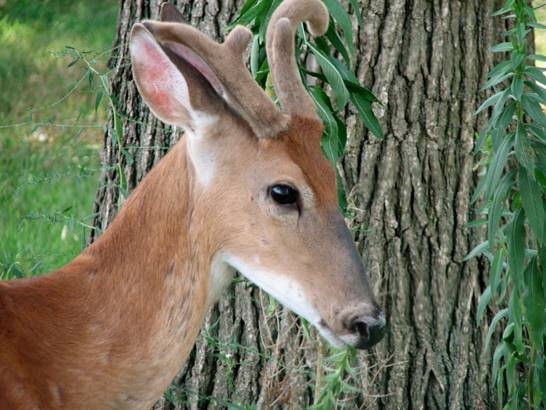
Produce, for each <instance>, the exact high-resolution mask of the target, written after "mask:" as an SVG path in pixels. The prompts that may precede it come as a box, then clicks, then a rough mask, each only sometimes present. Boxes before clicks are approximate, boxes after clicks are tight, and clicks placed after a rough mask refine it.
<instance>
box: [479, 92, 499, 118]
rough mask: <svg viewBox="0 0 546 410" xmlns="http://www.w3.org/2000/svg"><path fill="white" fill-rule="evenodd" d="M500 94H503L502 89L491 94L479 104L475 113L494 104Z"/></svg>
mask: <svg viewBox="0 0 546 410" xmlns="http://www.w3.org/2000/svg"><path fill="white" fill-rule="evenodd" d="M502 95H503V91H500V92H498V93H495V94H493V95H492V96H491V97H489V98H488V99H487V100H485V101H484V102H483V104H482V105H480V106H479V108H478V109H477V110H476V114H479V113H480V112H482V111H483V110H485V109H486V108H489V107H491V106H492V105H493V104H496V103H497V102H498V101H499V100H500V99H501V97H502Z"/></svg>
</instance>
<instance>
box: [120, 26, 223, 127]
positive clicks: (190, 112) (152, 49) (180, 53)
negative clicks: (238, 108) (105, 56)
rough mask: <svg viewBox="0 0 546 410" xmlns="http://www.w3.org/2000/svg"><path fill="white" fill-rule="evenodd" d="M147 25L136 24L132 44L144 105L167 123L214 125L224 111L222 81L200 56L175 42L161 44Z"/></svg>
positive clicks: (135, 69)
mask: <svg viewBox="0 0 546 410" xmlns="http://www.w3.org/2000/svg"><path fill="white" fill-rule="evenodd" d="M145 24H146V23H144V24H140V23H137V24H135V25H134V27H133V30H132V32H131V41H130V52H131V62H132V68H133V77H134V79H135V81H136V84H137V87H138V90H139V92H140V95H141V96H142V98H143V100H144V102H145V103H146V105H148V107H150V109H151V110H152V112H153V113H154V115H155V116H156V117H158V118H159V119H160V120H161V121H163V122H165V123H167V124H171V125H176V126H180V127H183V128H185V129H187V130H188V129H189V130H193V129H195V128H197V127H199V126H200V125H201V123H202V122H203V121H206V122H207V123H208V124H210V121H211V116H212V117H213V116H214V114H215V113H216V112H217V111H218V110H219V109H221V104H220V103H219V98H218V94H217V91H221V90H220V89H218V88H219V87H220V85H219V84H220V83H219V81H218V80H217V78H215V76H214V74H213V73H212V71H211V70H210V69H209V68H208V66H207V65H206V63H204V61H202V60H201V59H200V58H199V56H197V55H196V54H195V53H193V52H191V50H189V49H184V48H181V47H180V46H178V45H176V44H174V43H173V44H169V43H167V44H161V45H160V44H159V43H158V42H157V41H156V39H155V37H154V35H153V34H152V33H151V32H150V31H149V30H148V29H147V28H146V26H145ZM213 83H214V84H213ZM207 114H208V115H207Z"/></svg>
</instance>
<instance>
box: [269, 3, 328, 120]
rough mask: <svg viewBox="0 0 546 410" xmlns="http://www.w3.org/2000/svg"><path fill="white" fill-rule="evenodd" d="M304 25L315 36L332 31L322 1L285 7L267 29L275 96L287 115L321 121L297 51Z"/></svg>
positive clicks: (282, 6)
mask: <svg viewBox="0 0 546 410" xmlns="http://www.w3.org/2000/svg"><path fill="white" fill-rule="evenodd" d="M303 21H307V23H308V28H309V31H310V32H311V34H312V35H313V36H317V35H322V34H324V33H325V32H326V30H327V29H328V22H329V16H328V10H327V9H326V7H325V6H324V4H322V2H321V1H320V0H286V1H284V2H283V3H281V5H280V6H279V7H278V8H277V10H275V12H274V13H273V15H272V16H271V20H270V22H269V26H268V29H267V38H266V42H267V57H268V59H269V66H270V69H271V75H272V79H273V85H274V87H275V92H276V93H277V96H278V97H279V100H280V102H281V104H282V106H283V109H284V111H286V112H287V113H289V114H296V115H300V116H303V117H311V118H318V117H317V114H316V110H315V104H314V103H313V100H312V99H311V97H310V96H309V94H308V93H307V91H306V90H305V87H304V86H303V83H302V81H301V78H300V75H299V72H298V66H297V63H296V57H295V51H294V42H295V34H296V29H297V27H298V25H299V24H300V23H301V22H303Z"/></svg>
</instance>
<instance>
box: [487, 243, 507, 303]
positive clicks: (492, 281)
mask: <svg viewBox="0 0 546 410" xmlns="http://www.w3.org/2000/svg"><path fill="white" fill-rule="evenodd" d="M504 256H505V250H504V248H500V249H499V250H498V251H497V252H496V253H495V257H494V258H493V262H492V263H491V268H490V270H489V286H491V292H492V293H493V294H495V293H496V292H497V288H498V286H499V281H500V276H501V272H502V267H503V263H504Z"/></svg>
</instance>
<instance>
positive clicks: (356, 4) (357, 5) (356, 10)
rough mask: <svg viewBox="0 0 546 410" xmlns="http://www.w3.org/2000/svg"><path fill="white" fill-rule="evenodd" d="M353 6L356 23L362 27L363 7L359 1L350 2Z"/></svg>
mask: <svg viewBox="0 0 546 410" xmlns="http://www.w3.org/2000/svg"><path fill="white" fill-rule="evenodd" d="M349 1H350V2H351V5H352V6H353V14H354V15H355V16H356V21H357V23H358V25H359V26H362V7H361V5H360V3H359V1H358V0H349Z"/></svg>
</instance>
